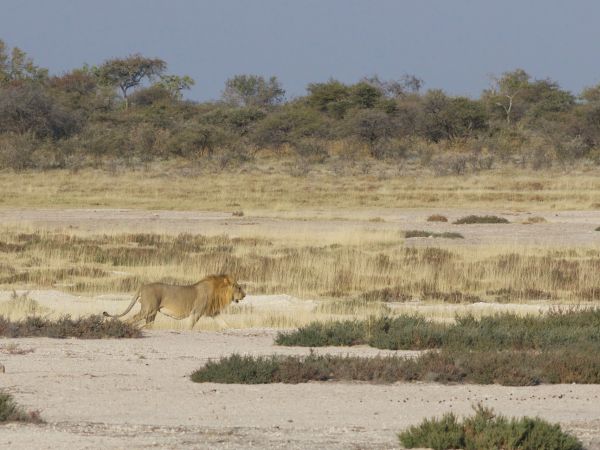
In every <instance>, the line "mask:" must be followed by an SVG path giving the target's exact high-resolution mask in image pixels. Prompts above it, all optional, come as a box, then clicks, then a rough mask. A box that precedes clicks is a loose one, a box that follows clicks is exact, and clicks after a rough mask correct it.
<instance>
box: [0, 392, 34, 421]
mask: <svg viewBox="0 0 600 450" xmlns="http://www.w3.org/2000/svg"><path fill="white" fill-rule="evenodd" d="M3 422H33V423H40V422H42V419H41V417H40V414H39V411H29V412H27V411H25V410H24V409H23V408H22V407H21V406H19V405H18V404H17V403H16V402H15V400H14V399H13V397H12V395H10V394H8V393H6V392H0V423H3Z"/></svg>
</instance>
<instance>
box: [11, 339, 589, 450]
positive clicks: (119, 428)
mask: <svg viewBox="0 0 600 450" xmlns="http://www.w3.org/2000/svg"><path fill="white" fill-rule="evenodd" d="M274 336H275V331H273V330H237V331H227V332H201V333H198V332H174V331H149V332H146V337H144V338H141V339H127V340H75V339H66V340H56V339H47V338H35V339H34V338H29V339H27V338H24V339H10V340H9V339H4V340H0V348H4V349H6V345H9V344H11V345H12V346H13V347H12V348H14V345H17V346H18V348H19V349H21V350H27V349H31V350H33V352H30V353H25V354H9V352H8V351H6V350H5V351H3V352H2V353H0V362H1V363H2V364H4V365H5V367H6V373H4V374H0V388H2V389H6V390H7V391H9V392H11V393H12V394H14V396H15V397H16V399H17V400H18V401H19V402H20V403H21V404H23V405H24V406H26V407H27V408H28V409H39V410H41V414H42V416H43V418H44V419H45V420H46V421H47V423H46V424H45V425H21V424H10V425H4V426H2V427H0V448H11V449H34V448H52V449H58V448H78V449H84V448H90V449H92V448H107V449H110V448H115V449H122V448H198V449H214V448H217V449H245V448H253V449H263V448H282V449H283V448H285V449H318V448H323V449H325V448H327V449H330V448H333V449H337V448H339V449H348V448H355V449H359V448H362V449H384V448H385V449H387V448H398V443H397V438H396V433H397V432H398V431H400V430H402V429H403V428H405V427H407V426H409V425H413V424H416V423H418V422H419V421H421V420H422V419H423V418H425V417H430V416H432V415H438V414H442V413H444V412H447V411H454V412H456V413H458V414H470V413H471V412H472V405H475V404H477V403H479V402H481V403H483V404H484V405H486V406H489V407H492V408H494V409H495V410H496V411H497V412H499V413H503V414H506V415H511V416H513V415H515V416H520V415H530V416H540V417H542V418H544V419H547V420H550V421H552V422H559V423H560V424H562V425H563V426H564V427H565V428H566V429H567V430H570V431H572V432H573V433H575V434H576V435H577V436H578V437H579V438H581V439H582V440H583V441H584V442H585V443H586V445H587V446H588V448H600V407H599V405H600V386H597V385H544V386H537V387H502V386H474V385H452V386H446V385H441V384H429V383H414V384H407V383H399V384H394V385H373V384H367V383H341V382H326V383H317V382H314V383H307V384H298V385H284V384H272V385H257V386H254V385H252V386H243V385H220V384H211V383H207V384H199V383H193V382H191V381H190V379H189V374H190V373H191V372H192V371H194V370H195V369H197V368H199V367H201V366H202V365H203V364H204V363H205V362H206V361H207V360H208V359H209V358H218V357H220V356H223V355H228V354H231V353H233V352H239V353H243V354H252V355H259V354H272V353H280V354H306V353H308V351H309V350H308V349H305V348H285V347H277V346H274V345H273V338H274ZM317 351H318V352H319V353H321V352H327V353H334V354H351V355H363V356H373V355H377V354H390V353H393V352H390V351H381V350H376V349H372V348H367V347H353V348H320V349H317ZM415 353H416V352H399V354H403V355H407V356H410V355H414V354H415Z"/></svg>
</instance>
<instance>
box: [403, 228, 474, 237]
mask: <svg viewBox="0 0 600 450" xmlns="http://www.w3.org/2000/svg"><path fill="white" fill-rule="evenodd" d="M404 237H405V238H407V239H409V238H417V237H425V238H446V239H464V236H463V235H462V234H460V233H453V232H444V233H435V232H433V231H425V230H408V231H405V232H404Z"/></svg>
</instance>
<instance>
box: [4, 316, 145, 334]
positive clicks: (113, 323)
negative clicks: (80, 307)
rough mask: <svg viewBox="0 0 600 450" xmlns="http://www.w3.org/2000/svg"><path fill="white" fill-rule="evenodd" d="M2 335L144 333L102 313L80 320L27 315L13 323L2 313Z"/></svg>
mask: <svg viewBox="0 0 600 450" xmlns="http://www.w3.org/2000/svg"><path fill="white" fill-rule="evenodd" d="M0 336H3V337H8V338H16V337H51V338H67V337H74V338H79V339H101V338H137V337H141V336H142V333H141V331H140V330H139V329H138V328H136V327H134V326H132V325H129V324H127V323H125V322H121V321H120V320H117V319H108V320H104V318H103V317H102V316H100V315H95V316H89V317H83V318H79V319H71V317H70V316H64V317H61V318H60V319H57V320H50V319H45V318H42V317H28V318H26V319H23V320H18V321H14V322H11V321H10V320H8V319H6V318H5V317H3V316H0Z"/></svg>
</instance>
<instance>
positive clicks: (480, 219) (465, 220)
mask: <svg viewBox="0 0 600 450" xmlns="http://www.w3.org/2000/svg"><path fill="white" fill-rule="evenodd" d="M452 223H453V224H455V225H463V224H473V223H510V222H509V221H508V220H507V219H505V218H504V217H498V216H465V217H461V218H460V219H458V220H456V221H455V222H452Z"/></svg>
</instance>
